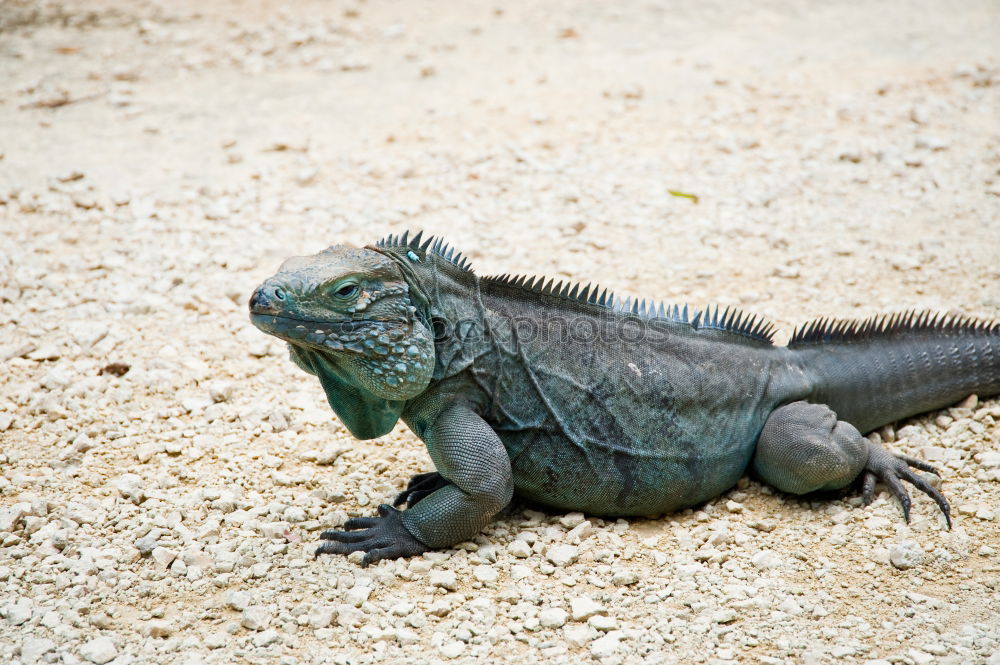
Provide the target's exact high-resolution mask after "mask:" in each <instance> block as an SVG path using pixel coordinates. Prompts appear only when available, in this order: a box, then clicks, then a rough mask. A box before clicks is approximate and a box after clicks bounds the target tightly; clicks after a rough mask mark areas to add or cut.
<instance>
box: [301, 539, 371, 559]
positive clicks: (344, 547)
mask: <svg viewBox="0 0 1000 665" xmlns="http://www.w3.org/2000/svg"><path fill="white" fill-rule="evenodd" d="M363 549H364V543H342V542H336V541H332V540H328V541H326V542H325V543H321V544H320V546H319V547H317V548H316V552H315V554H314V555H313V556H319V555H320V554H350V553H351V552H357V551H358V550H363Z"/></svg>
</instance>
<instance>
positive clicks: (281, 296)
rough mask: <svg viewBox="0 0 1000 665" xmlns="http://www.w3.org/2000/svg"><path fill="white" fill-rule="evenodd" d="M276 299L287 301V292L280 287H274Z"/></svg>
mask: <svg viewBox="0 0 1000 665" xmlns="http://www.w3.org/2000/svg"><path fill="white" fill-rule="evenodd" d="M274 297H275V298H277V299H278V300H284V299H285V292H284V291H282V290H281V287H280V286H276V287H274Z"/></svg>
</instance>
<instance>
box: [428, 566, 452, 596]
mask: <svg viewBox="0 0 1000 665" xmlns="http://www.w3.org/2000/svg"><path fill="white" fill-rule="evenodd" d="M427 579H428V581H429V582H430V583H431V586H436V587H441V588H442V589H447V590H448V591H454V590H455V589H456V588H457V587H458V579H457V577H456V576H455V571H454V570H432V571H431V573H430V575H428V577H427Z"/></svg>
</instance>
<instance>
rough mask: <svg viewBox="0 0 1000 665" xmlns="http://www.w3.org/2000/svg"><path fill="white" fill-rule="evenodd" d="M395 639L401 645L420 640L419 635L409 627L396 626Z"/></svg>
mask: <svg viewBox="0 0 1000 665" xmlns="http://www.w3.org/2000/svg"><path fill="white" fill-rule="evenodd" d="M395 637H396V641H397V642H399V643H400V645H402V646H404V647H405V646H407V645H409V644H416V643H417V642H419V641H420V635H418V634H417V633H416V632H415V631H412V630H410V629H409V628H398V629H396V633H395Z"/></svg>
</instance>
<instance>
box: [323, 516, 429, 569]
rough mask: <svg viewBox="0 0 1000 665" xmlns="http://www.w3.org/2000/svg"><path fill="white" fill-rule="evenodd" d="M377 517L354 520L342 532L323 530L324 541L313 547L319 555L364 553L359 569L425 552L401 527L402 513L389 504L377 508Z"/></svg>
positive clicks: (345, 524)
mask: <svg viewBox="0 0 1000 665" xmlns="http://www.w3.org/2000/svg"><path fill="white" fill-rule="evenodd" d="M378 514H379V516H378V517H354V518H352V519H349V520H347V521H346V522H345V523H344V531H333V530H328V531H324V532H323V533H321V534H320V535H319V537H320V538H321V539H322V540H323V541H324V542H322V543H320V545H319V547H317V548H316V552H315V556H317V557H318V556H319V555H320V554H351V553H352V552H364V553H365V556H364V558H363V559H362V560H361V565H362V566H367V565H369V564H372V563H375V562H376V561H379V560H381V559H395V558H398V557H405V556H414V555H416V554H420V553H422V552H426V551H427V549H428V548H427V546H426V545H424V544H423V543H421V542H420V541H419V540H417V539H416V538H414V537H413V536H412V535H410V532H409V531H407V530H406V527H405V526H403V519H402V516H403V513H401V512H400V511H398V510H396V509H395V508H393V507H392V506H390V505H388V504H384V503H383V504H382V505H381V506H379V507H378Z"/></svg>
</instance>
